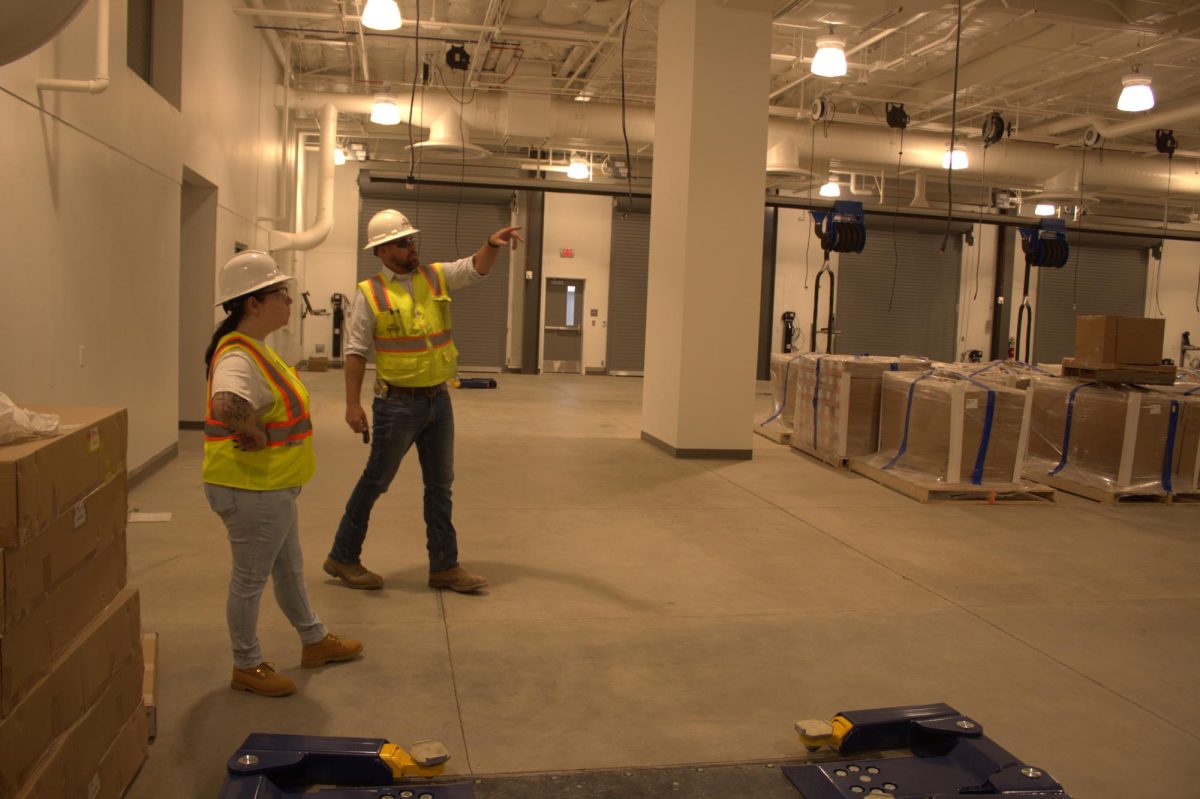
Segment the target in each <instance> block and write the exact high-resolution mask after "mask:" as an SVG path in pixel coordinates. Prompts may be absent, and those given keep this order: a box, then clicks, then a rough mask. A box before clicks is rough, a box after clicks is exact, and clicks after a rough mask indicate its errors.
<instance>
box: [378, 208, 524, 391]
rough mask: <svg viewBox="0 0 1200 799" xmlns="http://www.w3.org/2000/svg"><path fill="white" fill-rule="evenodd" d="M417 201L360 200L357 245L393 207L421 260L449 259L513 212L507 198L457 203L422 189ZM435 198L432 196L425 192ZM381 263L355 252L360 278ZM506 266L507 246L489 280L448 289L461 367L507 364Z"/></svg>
mask: <svg viewBox="0 0 1200 799" xmlns="http://www.w3.org/2000/svg"><path fill="white" fill-rule="evenodd" d="M421 193H422V195H425V196H422V197H421V199H420V204H419V205H417V203H416V195H415V192H410V193H408V194H407V195H406V196H405V197H403V198H396V197H369V196H364V197H363V198H362V206H361V209H360V213H359V231H358V240H359V246H360V248H361V247H363V246H365V245H366V242H367V223H368V222H370V220H371V217H372V216H373V215H374V214H376V213H377V212H379V211H382V210H383V209H385V208H397V209H398V210H400V211H402V212H404V213H405V214H406V215H408V218H409V221H411V222H412V224H413V227H415V228H418V229H419V230H420V231H421V232H420V233H419V234H418V235H417V239H418V246H419V252H420V254H421V261H422V263H433V262H434V261H453V260H455V259H456V258H459V257H464V256H467V255H471V254H472V253H474V252H475V251H476V250H478V249H479V247H480V246H482V244H483V243H484V242H485V241H486V240H487V237H488V236H489V235H490V234H492V233H494V232H496V231H497V230H499V229H500V228H502V227H505V226H507V225H508V224H509V220H510V219H511V214H510V211H509V203H508V197H509V195H510V193H508V192H505V193H504V194H503V197H504V199H503V201H501V202H494V201H493V202H489V201H486V200H477V199H475V198H472V200H471V201H467V200H465V199H464V201H463V202H462V203H461V206H460V204H459V203H458V202H456V201H455V200H453V199H443V198H441V197H438V196H436V194H435V192H433V191H431V190H430V189H429V188H428V187H422V189H421ZM431 194H434V195H435V196H433V197H430V196H429V195H431ZM456 211H457V214H458V236H457V239H458V243H457V246H456V244H455V213H456ZM379 268H380V263H379V259H378V258H376V257H375V256H374V255H373V254H372V253H371V251H370V250H362V249H360V250H359V253H358V279H359V280H360V281H361V280H366V279H367V278H369V277H371V276H372V275H374V274H377V273H378V272H379ZM508 269H509V250H508V248H501V250H500V252H499V254H498V256H497V258H496V263H495V265H494V266H493V267H492V271H491V272H490V273H489V274H488V278H487V280H483V281H480V282H478V283H475V284H473V285H470V286H467V287H466V288H462V289H457V290H455V291H453V292H451V297H452V302H451V306H450V307H451V314H452V317H453V320H454V344H455V346H457V347H458V352H459V357H458V363H459V368H460V369H462V370H464V371H470V370H472V369H476V370H486V371H500V370H503V369H504V367H505V362H506V347H507V341H508Z"/></svg>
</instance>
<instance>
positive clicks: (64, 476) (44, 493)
mask: <svg viewBox="0 0 1200 799" xmlns="http://www.w3.org/2000/svg"><path fill="white" fill-rule="evenodd" d="M33 410H42V411H45V412H50V413H57V414H59V415H60V417H61V423H62V426H63V432H62V433H61V434H60V435H58V436H56V437H54V438H50V439H41V440H37V441H31V442H25V443H16V444H10V445H8V446H0V796H4V797H17V798H18V799H25V797H51V796H53V797H60V796H61V797H88V798H89V799H109V797H111V798H112V799H116V798H117V797H120V796H121V795H122V794H123V793H124V791H125V789H126V788H127V786H128V785H129V783H130V782H131V781H132V779H133V777H134V776H135V775H136V774H137V771H138V769H139V768H140V767H141V764H142V762H143V760H144V759H145V755H146V742H147V731H146V713H145V710H144V708H143V707H142V690H143V672H144V665H143V659H142V647H141V622H140V612H139V604H138V594H137V592H136V591H134V590H129V589H126V588H125V577H126V565H125V521H126V507H127V502H126V471H125V469H126V462H125V442H126V432H127V429H126V428H127V422H126V414H125V411H124V410H123V409H119V408H81V407H62V408H34V409H33Z"/></svg>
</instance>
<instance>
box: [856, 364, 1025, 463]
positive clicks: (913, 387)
mask: <svg viewBox="0 0 1200 799" xmlns="http://www.w3.org/2000/svg"><path fill="white" fill-rule="evenodd" d="M989 394H990V395H991V397H992V400H993V408H992V418H991V423H990V426H989V424H988V421H987V416H988V399H989ZM910 397H911V407H910V401H909V398H910ZM1029 402H1030V400H1029V395H1028V392H1025V391H1020V390H1018V389H1015V388H1007V387H1004V386H981V385H979V384H978V383H977V382H972V381H970V380H965V379H956V378H953V377H950V376H939V375H937V374H936V373H931V374H927V375H921V374H917V373H915V372H885V373H884V375H883V397H882V402H881V406H880V419H879V455H878V456H876V457H875V458H873V459H872V460H871V464H872V465H874V466H877V467H879V468H884V467H885V466H887V467H888V468H891V469H895V470H896V471H898V472H906V473H909V474H912V475H916V476H917V477H918V479H922V480H934V481H938V482H945V483H952V484H959V483H974V484H976V485H982V484H984V483H1005V484H1011V483H1017V482H1020V480H1021V467H1022V464H1023V461H1024V455H1025V448H1026V446H1027V440H1028V429H1029ZM902 446H903V452H901V447H902ZM981 453H982V455H983V462H982V468H981V469H980V470H979V475H978V480H976V479H975V478H976V474H975V473H976V464H977V463H979V458H980V454H981ZM897 455H899V457H897ZM893 460H894V461H895V462H894V463H892V461H893ZM888 464H891V466H888Z"/></svg>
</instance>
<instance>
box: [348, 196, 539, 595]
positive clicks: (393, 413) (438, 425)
mask: <svg viewBox="0 0 1200 799" xmlns="http://www.w3.org/2000/svg"><path fill="white" fill-rule="evenodd" d="M518 230H520V228H519V227H504V228H500V229H499V230H497V231H496V232H495V233H493V234H492V235H490V236H488V239H487V242H486V243H485V244H484V245H483V246H482V247H480V248H479V250H477V251H476V252H475V254H473V255H470V256H468V257H466V258H461V259H459V260H457V261H451V262H447V263H432V264H428V265H426V264H422V263H421V259H420V257H419V255H418V252H417V241H416V234H417V233H418V231H417V229H416V228H414V227H413V226H412V224H411V223H410V222H409V221H408V217H406V216H405V215H404V214H402V213H400V212H399V211H396V210H393V209H390V208H389V209H388V210H386V211H380V212H379V213H377V214H375V216H373V217H372V218H371V221H370V223H369V224H368V225H367V245H366V247H364V248H363V249H368V250H371V251H372V252H374V254H375V256H376V257H377V258H379V260H380V262H381V264H382V267H383V268H382V269H381V270H380V271H379V274H377V275H375V276H374V277H372V278H370V279H369V280H364V281H363V282H361V283H359V284H358V291H357V292H355V295H354V305H353V306H352V308H351V310H350V324H349V330H348V334H347V341H346V347H345V356H346V359H345V375H346V424H348V425H349V426H350V429H351V430H353V431H354V432H356V433H366V432H367V430H368V423H367V414H366V411H365V410H364V409H363V407H362V404H361V399H360V398H361V394H362V383H363V375H364V374H365V372H366V365H367V355H368V353H369V352H370V350H371V348H372V347H373V348H374V349H375V374H376V381H375V401H374V403H373V404H372V406H371V411H372V425H371V429H372V436H371V453H370V455H369V456H368V458H367V465H366V468H365V469H364V470H363V474H362V476H361V477H360V478H359V480H358V483H357V484H356V485H355V486H354V491H353V492H352V493H351V495H350V500H349V501H348V502H347V503H346V511H345V513H344V514H343V515H342V520H341V522H340V523H339V524H338V529H337V534H336V535H335V536H334V540H333V546H332V548H331V549H330V552H329V557H328V558H327V559H326V560H325V571H326V572H327V573H328V574H330V575H331V576H334V577H337V578H338V579H339V580H341V581H342V582H343V583H344V584H345V585H347V586H349V587H351V588H361V589H376V588H381V587H382V586H383V578H382V577H380V576H379V575H378V574H376V573H374V572H372V571H369V570H368V569H367V568H366V567H365V566H363V564H362V548H363V542H364V541H365V540H366V537H367V525H368V523H369V521H370V517H371V509H372V508H373V507H374V506H375V501H376V500H377V499H379V496H380V495H381V494H383V493H384V492H385V491H387V489H388V486H390V485H391V482H392V479H393V478H394V477H395V476H396V471H397V470H398V469H399V468H400V461H401V460H402V459H403V458H404V456H405V454H406V453H407V452H408V450H409V449H410V448H411V447H412V446H413V445H414V444H415V445H416V447H417V455H418V457H419V459H420V462H421V477H422V479H423V480H424V483H425V496H424V505H425V546H426V550H427V551H428V554H429V580H428V582H429V586H430V587H431V588H438V589H442V588H448V589H450V590H452V591H459V592H462V593H467V592H472V591H478V590H479V589H481V588H484V587H485V586H486V585H487V580H485V579H484V578H483V577H481V576H479V575H477V574H471V573H470V572H468V571H467V570H466V569H464V568H463V567H462V566H461V565H459V562H458V534H457V532H456V531H455V529H454V524H453V522H452V521H451V507H452V504H451V484H452V483H453V482H454V412H453V409H452V408H451V404H450V394H449V392H448V391H447V381H449V380H450V379H451V378H453V377H454V376H455V375H456V374H457V373H458V350H457V349H456V348H455V346H454V338H453V336H452V333H451V324H450V293H449V292H450V291H452V290H454V289H459V288H463V287H465V286H468V285H470V284H471V283H474V282H475V281H478V280H482V279H483V278H484V277H486V276H487V274H488V272H490V271H491V269H492V265H493V264H495V262H496V256H497V254H498V253H499V251H500V248H501V247H505V246H508V245H509V244H510V243H512V242H514V241H522V240H523V239H522V238H521V237H520V235H519V234H518V233H517V231H518Z"/></svg>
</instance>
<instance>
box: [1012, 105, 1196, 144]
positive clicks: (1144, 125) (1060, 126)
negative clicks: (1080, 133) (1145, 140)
mask: <svg viewBox="0 0 1200 799" xmlns="http://www.w3.org/2000/svg"><path fill="white" fill-rule="evenodd" d="M1195 120H1200V103H1190V104H1189V105H1184V106H1180V107H1179V108H1172V109H1170V110H1168V111H1158V112H1156V113H1153V114H1147V115H1146V116H1143V117H1138V118H1136V119H1132V120H1130V121H1129V122H1110V121H1108V120H1106V119H1100V118H1099V117H1093V116H1075V117H1066V118H1064V119H1056V120H1054V121H1053V122H1047V123H1044V124H1042V125H1034V126H1033V127H1030V128H1026V129H1025V130H1023V131H1021V135H1024V136H1047V135H1049V136H1052V135H1055V134H1058V133H1065V132H1066V131H1069V130H1077V129H1079V128H1095V129H1096V131H1097V132H1099V134H1100V135H1101V136H1103V137H1104V138H1106V139H1116V138H1119V137H1121V136H1132V135H1133V134H1135V133H1141V132H1142V131H1146V130H1154V129H1156V128H1163V127H1166V126H1168V125H1173V124H1175V123H1176V122H1185V121H1195Z"/></svg>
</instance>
